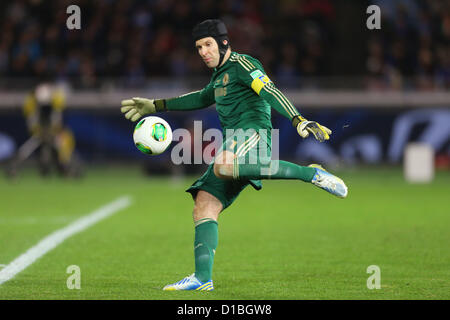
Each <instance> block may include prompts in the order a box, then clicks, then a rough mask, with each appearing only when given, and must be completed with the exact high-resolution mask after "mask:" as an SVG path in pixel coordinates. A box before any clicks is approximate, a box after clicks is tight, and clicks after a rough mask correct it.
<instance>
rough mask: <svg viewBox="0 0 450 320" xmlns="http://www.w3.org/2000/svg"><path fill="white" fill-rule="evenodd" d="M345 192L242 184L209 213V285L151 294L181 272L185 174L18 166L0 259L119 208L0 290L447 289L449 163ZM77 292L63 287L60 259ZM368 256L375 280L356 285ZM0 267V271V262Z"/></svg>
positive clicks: (391, 293)
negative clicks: (425, 174) (57, 171)
mask: <svg viewBox="0 0 450 320" xmlns="http://www.w3.org/2000/svg"><path fill="white" fill-rule="evenodd" d="M339 174H340V176H341V177H342V178H343V179H344V180H345V181H346V182H347V184H348V186H349V197H348V198H347V199H345V200H341V199H337V198H335V197H333V196H331V195H329V194H327V193H326V192H324V191H322V190H319V189H318V188H316V187H314V186H312V185H309V184H306V183H302V182H296V181H265V182H264V188H263V190H261V191H258V192H257V191H254V190H253V189H252V188H247V189H246V190H245V191H244V192H243V193H242V194H241V196H240V197H239V198H238V200H237V201H236V202H235V203H234V204H233V205H232V206H231V207H230V208H229V209H227V210H226V211H225V212H224V213H223V214H222V216H221V218H220V220H219V246H218V248H217V252H216V257H215V268H214V286H215V289H216V290H215V291H213V292H206V293H201V292H200V293H199V292H164V291H162V290H161V288H162V287H163V286H164V285H166V284H168V283H172V282H175V281H178V280H180V279H181V278H182V277H184V276H186V275H189V274H190V273H191V272H192V271H193V267H194V265H193V263H194V262H193V261H194V260H193V237H194V233H193V231H194V228H193V223H192V220H191V219H192V218H191V212H192V200H191V198H190V195H189V194H187V193H185V192H184V189H185V188H186V187H188V186H189V185H190V183H192V181H193V179H194V177H192V178H189V179H186V180H182V181H179V182H177V183H175V182H174V181H173V180H171V179H170V178H165V179H164V178H151V177H145V176H143V175H142V174H141V173H140V171H139V170H138V169H133V170H124V169H120V168H109V169H96V170H91V171H88V172H87V175H86V177H85V178H84V179H82V180H60V179H58V178H50V179H46V180H45V179H41V178H40V177H39V176H37V174H36V173H35V172H34V171H31V172H30V171H27V172H25V173H23V174H21V176H20V177H19V179H18V180H16V181H15V182H13V183H10V182H8V181H5V180H4V179H3V178H1V180H0V191H1V196H0V197H1V203H0V264H3V265H6V264H8V263H9V262H11V261H12V260H14V259H15V258H16V257H18V256H19V255H20V254H22V253H24V252H25V251H26V250H27V249H28V248H30V247H31V246H33V245H35V244H36V243H37V242H38V241H39V240H40V239H42V238H44V237H45V236H47V235H48V234H50V233H51V232H53V231H55V230H57V229H60V228H62V227H64V226H66V225H68V224H69V223H70V222H72V221H74V220H75V219H76V218H77V217H80V216H83V215H85V214H88V213H90V212H92V211H94V210H95V209H97V208H99V207H101V206H102V205H104V204H106V203H108V202H110V201H112V200H114V199H116V198H117V197H119V196H121V195H130V196H131V197H132V198H133V204H132V205H131V206H130V207H128V208H127V209H125V210H123V211H121V212H118V213H117V214H115V215H113V216H112V217H109V218H107V219H105V220H102V221H101V222H99V223H98V224H96V225H94V226H92V227H91V228H89V229H87V230H85V231H83V232H82V233H79V234H76V235H74V236H73V237H71V238H69V239H67V240H66V241H65V242H63V243H62V244H60V245H59V246H58V247H56V248H55V249H54V250H52V251H50V252H49V253H47V254H46V255H45V256H43V257H42V258H40V259H39V260H37V261H36V262H35V263H34V264H32V265H31V266H29V267H28V268H26V269H25V270H24V271H22V272H21V273H19V274H18V275H17V276H16V277H15V278H13V279H11V280H10V281H8V282H6V283H4V284H3V285H0V299H226V300H228V299H449V298H450V268H449V266H450V246H449V244H450V197H449V194H450V173H449V172H438V173H437V176H436V179H435V181H434V182H433V183H432V184H429V185H410V184H407V183H406V182H404V180H403V178H402V172H401V170H400V169H370V170H369V169H365V170H352V171H348V170H347V171H341V172H340V173H339ZM73 264H74V265H78V266H79V267H80V268H81V290H76V289H75V290H69V289H68V288H67V286H66V280H67V277H68V276H69V275H68V274H67V273H66V268H67V267H68V266H69V265H73ZM369 265H378V266H379V267H380V268H381V289H379V290H375V289H374V290H369V289H368V288H367V286H366V281H367V278H368V277H369V274H367V273H366V269H367V267H368V266H369ZM0 268H1V267H0Z"/></svg>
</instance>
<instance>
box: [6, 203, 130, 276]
mask: <svg viewBox="0 0 450 320" xmlns="http://www.w3.org/2000/svg"><path fill="white" fill-rule="evenodd" d="M130 204H131V199H130V197H128V196H123V197H120V198H118V199H116V200H114V201H113V202H110V203H108V204H106V205H105V206H103V207H101V208H99V209H97V210H95V211H94V212H91V213H90V214H88V215H86V216H84V217H81V218H80V219H78V220H76V221H74V222H72V223H71V224H69V225H68V226H66V227H64V228H62V229H59V230H57V231H55V232H53V233H52V234H50V235H48V236H47V237H45V238H44V239H42V240H41V241H39V243H37V244H36V245H35V246H33V247H31V248H30V249H28V250H27V251H26V252H25V253H23V254H22V255H20V256H19V257H17V258H16V259H15V260H14V261H12V262H11V263H9V264H8V265H7V266H5V268H3V269H2V270H0V285H1V284H3V283H4V282H6V281H8V280H10V279H12V278H13V277H14V276H15V275H16V274H18V273H19V272H21V271H22V270H24V269H25V268H27V267H28V266H30V265H31V264H33V262H35V261H36V260H37V259H39V258H40V257H42V256H43V255H45V254H46V253H47V252H49V251H50V250H52V249H54V248H55V247H57V246H58V245H59V244H61V243H62V242H63V241H64V240H66V239H67V238H69V237H71V236H73V235H74V234H77V233H79V232H81V231H83V230H85V229H87V228H89V227H90V226H92V225H94V224H96V223H97V222H99V221H100V220H103V219H105V218H107V217H109V216H111V215H113V214H114V213H116V212H118V211H120V210H122V209H125V208H126V207H128V206H129V205H130Z"/></svg>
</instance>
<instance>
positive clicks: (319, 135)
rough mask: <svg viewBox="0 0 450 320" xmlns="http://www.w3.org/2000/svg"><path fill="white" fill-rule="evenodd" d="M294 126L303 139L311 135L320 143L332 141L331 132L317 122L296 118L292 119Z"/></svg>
mask: <svg viewBox="0 0 450 320" xmlns="http://www.w3.org/2000/svg"><path fill="white" fill-rule="evenodd" d="M292 125H293V126H294V127H295V128H296V129H297V132H298V134H299V135H300V136H301V137H302V138H307V137H308V136H309V134H310V133H312V134H313V135H314V138H316V139H317V140H319V141H320V142H324V141H325V140H328V139H330V135H331V130H330V129H328V128H327V127H325V126H322V125H320V124H319V123H317V122H315V121H308V120H306V119H305V118H303V117H302V116H296V117H294V118H293V119H292Z"/></svg>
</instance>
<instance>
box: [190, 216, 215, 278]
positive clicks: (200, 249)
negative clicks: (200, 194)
mask: <svg viewBox="0 0 450 320" xmlns="http://www.w3.org/2000/svg"><path fill="white" fill-rule="evenodd" d="M218 239H219V232H218V224H217V221H215V220H213V219H208V218H206V219H201V220H199V221H197V222H196V223H195V241H194V255H195V276H196V277H197V279H199V280H200V281H202V282H206V281H208V280H211V279H212V268H213V263H214V254H215V250H216V247H217V243H218Z"/></svg>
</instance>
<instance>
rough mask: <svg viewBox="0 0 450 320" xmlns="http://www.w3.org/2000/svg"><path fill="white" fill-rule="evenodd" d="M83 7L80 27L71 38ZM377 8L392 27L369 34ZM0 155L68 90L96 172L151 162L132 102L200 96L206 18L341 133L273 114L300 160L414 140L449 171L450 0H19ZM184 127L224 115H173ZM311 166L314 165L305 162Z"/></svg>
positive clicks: (3, 48)
mask: <svg viewBox="0 0 450 320" xmlns="http://www.w3.org/2000/svg"><path fill="white" fill-rule="evenodd" d="M70 4H77V5H79V6H80V8H81V9H82V10H81V14H82V16H81V30H68V29H67V27H66V19H67V18H68V16H69V14H67V13H66V8H67V7H68V6H69V5H70ZM370 4H376V5H379V7H380V8H381V12H382V15H381V17H382V23H381V26H382V28H381V30H368V29H367V28H366V19H367V18H368V16H369V15H368V14H366V8H367V7H368V6H369V5H370ZM0 6H1V12H2V19H1V22H0V24H1V38H0V39H1V43H0V76H1V77H0V97H1V99H0V115H1V117H0V128H1V129H0V134H1V137H2V139H1V141H2V142H1V144H0V150H1V151H0V159H2V160H5V159H7V158H8V157H9V156H11V153H12V152H13V151H14V150H15V148H17V147H18V146H20V145H21V144H22V143H23V142H24V141H25V140H26V139H27V137H28V131H27V129H26V123H25V121H24V118H23V116H22V110H21V108H22V106H23V103H24V100H25V97H26V95H27V94H28V93H29V92H30V91H31V90H32V89H33V88H34V86H36V85H37V84H38V83H40V82H42V81H47V80H50V79H51V80H54V81H55V82H56V83H57V84H59V85H60V86H61V87H62V88H63V89H64V90H65V94H66V105H67V108H66V110H65V112H64V123H65V124H66V125H67V126H68V127H69V128H70V129H71V130H72V131H73V133H74V136H75V138H76V149H77V151H78V152H79V154H80V156H81V158H82V159H83V160H84V161H86V162H87V163H90V162H92V161H94V162H96V161H98V162H102V161H103V162H104V161H113V160H121V159H127V160H129V159H133V160H136V161H145V162H158V161H163V162H165V161H166V159H164V160H161V159H162V157H160V158H152V159H149V158H148V157H145V156H143V155H140V154H139V152H138V151H137V149H136V148H135V147H134V146H133V144H132V143H131V141H132V140H131V130H132V126H131V125H130V123H128V122H127V121H124V120H122V118H121V114H120V112H119V103H120V100H121V99H123V98H126V97H131V96H144V97H154V98H164V97H171V96H175V95H179V94H182V93H186V92H190V91H193V90H198V89H200V88H202V87H203V86H204V85H205V84H206V83H208V81H209V74H210V73H209V72H210V71H209V70H208V69H207V68H206V67H205V66H204V65H202V62H201V60H200V59H199V58H198V57H197V53H196V52H195V50H194V48H193V44H192V41H191V36H190V32H191V29H192V26H193V25H195V24H196V23H197V22H198V21H201V20H202V19H204V18H205V17H220V18H222V19H223V20H224V21H225V22H226V24H227V25H228V29H229V34H230V39H231V43H232V48H233V50H235V51H237V52H241V53H248V54H250V55H252V56H255V57H257V58H258V59H260V61H262V63H263V65H264V66H265V68H266V71H267V73H268V74H269V75H270V76H271V78H272V79H273V80H274V82H275V83H276V84H277V85H278V87H279V88H280V89H281V90H282V91H283V92H285V94H286V95H287V96H288V97H289V98H290V99H291V100H292V101H293V103H294V104H295V105H296V107H297V108H298V109H299V110H300V111H301V112H302V113H303V114H304V115H305V116H306V117H308V118H311V119H315V120H317V121H319V122H321V123H322V122H323V123H326V124H327V125H328V126H329V127H330V128H331V129H332V130H333V132H334V134H333V139H332V140H331V141H330V142H329V143H327V144H317V143H315V142H314V141H309V140H305V141H301V140H300V139H298V138H297V136H296V132H295V130H292V128H291V127H290V123H289V121H286V120H285V119H282V118H281V117H280V115H278V114H277V113H276V112H275V111H274V112H273V122H274V127H276V128H279V129H280V134H281V136H280V138H281V141H282V143H281V146H280V148H281V150H280V152H281V156H282V157H284V158H290V159H298V160H300V161H310V160H314V161H319V162H322V163H325V164H327V163H330V164H336V163H337V162H339V163H340V164H349V165H354V164H358V163H364V164H380V163H392V164H399V163H401V161H402V155H403V149H404V147H405V145H406V144H407V143H408V142H410V141H422V142H425V143H427V144H430V145H431V146H432V147H433V150H434V151H435V154H436V161H437V162H438V166H440V167H446V168H447V169H448V168H449V155H450V145H449V137H450V133H449V127H448V123H449V117H450V114H449V113H450V110H449V103H450V94H449V92H448V89H449V86H450V73H449V72H450V51H449V50H450V47H449V39H450V14H449V10H448V9H449V4H448V2H446V1H415V0H396V1H382V0H380V1H329V0H320V1H308V0H304V1H277V2H274V1H245V2H241V1H233V0H224V1H220V2H216V1H209V0H202V1H170V0H169V1H156V0H154V1H152V0H150V1H129V0H126V1H106V0H105V1H39V0H28V1H25V0H24V1H8V2H2V3H1V4H0ZM164 117H166V118H167V120H168V121H169V122H170V123H171V124H172V127H173V129H176V128H179V127H190V126H191V125H192V122H193V120H202V121H203V128H204V130H206V129H207V128H211V127H218V120H217V116H216V114H215V111H214V109H213V108H209V109H208V110H205V111H200V112H194V113H188V114H176V113H170V114H167V115H164ZM305 158H306V159H305Z"/></svg>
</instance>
